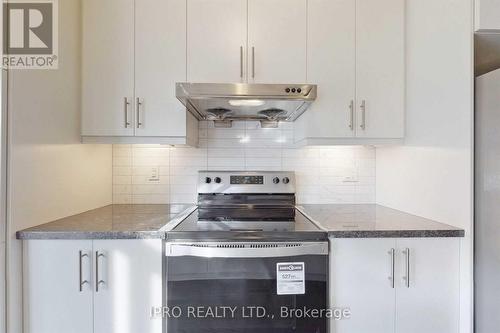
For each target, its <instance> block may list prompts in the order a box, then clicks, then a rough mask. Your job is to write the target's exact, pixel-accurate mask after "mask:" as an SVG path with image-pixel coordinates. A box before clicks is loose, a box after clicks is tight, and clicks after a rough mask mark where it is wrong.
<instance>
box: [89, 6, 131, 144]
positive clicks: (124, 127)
mask: <svg viewBox="0 0 500 333" xmlns="http://www.w3.org/2000/svg"><path fill="white" fill-rule="evenodd" d="M82 8H83V46H82V47H83V49H82V53H83V54H82V135H87V136H131V135H133V134H134V107H133V106H134V101H133V98H134V0H107V1H101V0H85V1H83V2H82ZM127 103H128V104H127Z"/></svg>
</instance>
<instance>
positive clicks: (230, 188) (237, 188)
mask: <svg viewBox="0 0 500 333" xmlns="http://www.w3.org/2000/svg"><path fill="white" fill-rule="evenodd" d="M198 193H205V194H206V193H221V194H229V193H295V173H294V172H293V171H200V172H199V174H198Z"/></svg>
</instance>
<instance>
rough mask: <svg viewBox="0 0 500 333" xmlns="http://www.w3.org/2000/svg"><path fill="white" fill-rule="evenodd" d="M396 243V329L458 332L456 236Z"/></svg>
mask: <svg viewBox="0 0 500 333" xmlns="http://www.w3.org/2000/svg"><path fill="white" fill-rule="evenodd" d="M397 247H398V256H397V260H396V261H397V269H396V271H397V272H398V273H399V274H397V276H398V275H399V278H398V280H397V281H398V284H397V287H396V332H398V333H422V332H425V333H452V332H453V333H458V332H459V310H460V309H459V306H460V298H459V297H460V294H459V290H460V285H459V282H460V266H459V260H460V240H459V239H457V238H423V239H422V238H420V239H419V238H408V239H398V240H397ZM408 250H409V253H407V252H406V251H408ZM408 258H409V267H408V268H409V281H406V279H403V278H402V277H406V275H407V274H406V269H407V267H406V265H407V262H408V261H407V260H408Z"/></svg>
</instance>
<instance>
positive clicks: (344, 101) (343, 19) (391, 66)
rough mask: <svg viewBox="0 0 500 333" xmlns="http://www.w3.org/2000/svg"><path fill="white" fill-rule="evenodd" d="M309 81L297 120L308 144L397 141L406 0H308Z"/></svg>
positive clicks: (297, 136) (402, 106)
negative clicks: (310, 94)
mask: <svg viewBox="0 0 500 333" xmlns="http://www.w3.org/2000/svg"><path fill="white" fill-rule="evenodd" d="M307 6H308V7H307V81H308V82H309V83H311V84H317V85H318V96H317V99H316V101H315V102H313V103H312V105H311V107H310V108H309V109H308V110H307V111H306V112H305V113H304V114H303V115H302V116H301V117H300V118H299V119H297V121H296V122H295V141H296V143H298V144H301V145H309V144H313V145H314V144H318V145H321V144H326V145H330V144H383V143H398V142H401V140H402V139H403V137H404V128H405V123H404V122H405V71H406V69H405V0H381V1H372V0H352V1H349V0H331V1H326V0H309V1H308V4H307Z"/></svg>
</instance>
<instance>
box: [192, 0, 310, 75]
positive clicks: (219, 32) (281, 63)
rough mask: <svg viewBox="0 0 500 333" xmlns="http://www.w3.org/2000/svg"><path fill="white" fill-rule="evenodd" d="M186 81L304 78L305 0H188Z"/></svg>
mask: <svg viewBox="0 0 500 333" xmlns="http://www.w3.org/2000/svg"><path fill="white" fill-rule="evenodd" d="M187 12H188V15H187V17H188V18H187V20H188V23H187V80H188V81H190V82H227V83H239V82H243V83H246V82H248V83H303V82H305V80H306V31H307V26H306V0H248V1H247V0H187Z"/></svg>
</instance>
